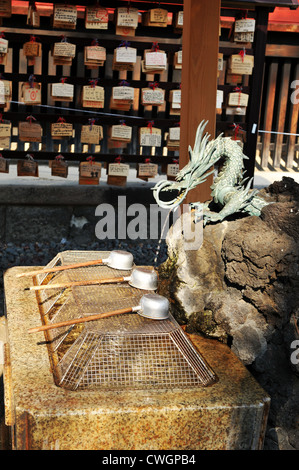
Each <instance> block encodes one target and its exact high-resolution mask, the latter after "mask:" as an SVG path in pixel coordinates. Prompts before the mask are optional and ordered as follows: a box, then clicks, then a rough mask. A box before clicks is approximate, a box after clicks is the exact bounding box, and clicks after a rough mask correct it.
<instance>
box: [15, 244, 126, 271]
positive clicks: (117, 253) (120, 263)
mask: <svg viewBox="0 0 299 470" xmlns="http://www.w3.org/2000/svg"><path fill="white" fill-rule="evenodd" d="M98 264H105V265H107V266H108V267H109V268H113V269H119V270H123V271H127V270H129V269H132V267H133V255H132V253H129V252H128V251H123V250H113V251H111V253H110V255H109V256H108V258H105V259H97V260H92V261H85V262H83V263H76V264H67V265H63V266H55V267H53V268H43V269H39V270H37V271H30V272H26V273H21V274H17V276H16V277H27V276H36V275H37V274H47V273H55V272H58V271H66V270H68V269H74V268H81V267H85V266H94V265H98Z"/></svg>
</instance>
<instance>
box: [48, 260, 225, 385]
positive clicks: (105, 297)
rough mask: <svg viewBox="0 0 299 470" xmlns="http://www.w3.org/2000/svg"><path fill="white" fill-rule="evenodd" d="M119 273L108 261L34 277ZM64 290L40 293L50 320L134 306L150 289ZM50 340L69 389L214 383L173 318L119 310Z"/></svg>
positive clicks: (57, 371) (60, 378)
mask: <svg viewBox="0 0 299 470" xmlns="http://www.w3.org/2000/svg"><path fill="white" fill-rule="evenodd" d="M108 255H109V252H108V253H107V252H87V253H85V252H65V253H60V254H58V255H57V256H56V258H55V260H53V261H52V262H51V265H52V266H53V265H54V264H58V263H59V264H72V263H76V262H80V261H84V260H86V261H88V260H90V259H99V258H101V257H107V256H108ZM53 263H54V264H53ZM149 269H152V268H149ZM120 273H121V271H117V270H113V269H111V268H109V267H107V266H94V267H88V268H78V269H75V270H69V271H66V272H63V273H59V274H55V275H54V276H52V277H50V278H49V279H47V278H45V277H43V278H40V279H39V282H47V281H48V282H50V283H51V282H52V280H53V279H55V282H56V281H57V278H58V277H59V279H60V280H61V279H62V278H63V277H64V279H67V280H81V279H84V280H86V279H95V277H99V278H100V277H106V276H109V277H113V276H114V277H119V276H122V274H120ZM125 275H128V271H126V272H125ZM63 292H64V293H63V294H62V293H61V292H60V293H59V294H58V295H57V293H54V294H53V291H52V289H51V290H50V291H49V290H48V291H43V293H42V296H43V297H42V306H43V307H44V306H46V308H47V312H46V313H47V317H48V320H47V321H48V322H50V323H56V322H59V321H61V320H64V319H70V318H78V317H82V316H84V315H90V314H94V313H104V312H109V311H111V310H115V309H119V308H126V307H136V306H137V305H139V303H140V299H141V297H142V296H143V295H144V294H146V293H147V292H148V291H145V290H140V289H136V288H133V287H131V286H130V285H128V284H127V283H126V284H122V283H121V284H107V285H93V286H77V287H73V288H69V289H66V290H65V291H63ZM40 307H41V306H40ZM42 310H43V309H42ZM44 313H45V312H44ZM44 313H43V314H42V318H44V317H45V316H44ZM47 339H49V353H50V355H51V354H53V355H55V354H56V353H57V357H58V359H57V358H56V360H51V362H52V364H54V365H53V373H54V379H55V383H56V384H57V385H59V386H61V387H64V388H67V389H70V390H77V389H90V388H99V389H104V390H115V389H119V390H121V389H131V390H134V389H153V388H154V389H168V388H188V387H198V386H203V385H204V386H206V385H210V384H212V383H213V382H215V380H216V376H215V374H214V372H213V371H212V369H211V368H210V367H209V365H208V364H207V363H206V361H205V360H204V359H203V358H202V356H201V355H200V354H199V353H198V351H197V350H196V349H195V348H194V346H193V345H192V343H191V342H190V341H189V339H188V337H187V335H186V334H185V333H184V332H183V330H182V329H181V327H180V326H179V325H178V323H177V322H176V321H175V319H174V318H173V317H172V316H171V315H170V317H169V318H168V319H167V320H163V321H161V320H151V319H148V318H144V317H141V316H140V315H138V314H137V313H132V314H123V315H117V316H114V317H110V318H103V319H100V320H97V321H92V322H88V323H85V324H81V325H80V327H79V325H78V326H75V327H74V328H72V327H71V328H70V327H61V328H58V329H55V330H50V331H49V332H48V336H47ZM51 359H53V358H52V357H51Z"/></svg>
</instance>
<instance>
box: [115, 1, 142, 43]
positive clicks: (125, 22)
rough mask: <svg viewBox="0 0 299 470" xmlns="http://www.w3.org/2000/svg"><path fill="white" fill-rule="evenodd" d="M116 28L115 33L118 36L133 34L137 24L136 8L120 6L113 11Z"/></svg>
mask: <svg viewBox="0 0 299 470" xmlns="http://www.w3.org/2000/svg"><path fill="white" fill-rule="evenodd" d="M114 15H115V22H116V29H115V34H116V35H120V36H124V37H127V36H135V30H136V28H137V26H138V9H137V8H131V7H120V8H117V10H116V11H115V14H114Z"/></svg>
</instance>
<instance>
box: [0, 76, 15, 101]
mask: <svg viewBox="0 0 299 470" xmlns="http://www.w3.org/2000/svg"><path fill="white" fill-rule="evenodd" d="M11 94H12V82H11V81H9V80H0V107H1V108H5V107H6V106H7V104H8V103H9V102H10V100H11Z"/></svg>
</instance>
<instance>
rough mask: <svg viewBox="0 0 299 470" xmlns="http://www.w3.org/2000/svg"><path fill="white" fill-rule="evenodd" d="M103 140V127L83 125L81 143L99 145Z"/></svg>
mask: <svg viewBox="0 0 299 470" xmlns="http://www.w3.org/2000/svg"><path fill="white" fill-rule="evenodd" d="M102 139H103V127H102V126H97V125H95V124H92V125H91V124H89V125H83V126H82V127H81V139H80V140H81V143H82V144H89V145H91V144H95V145H99V143H100V140H102Z"/></svg>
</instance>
